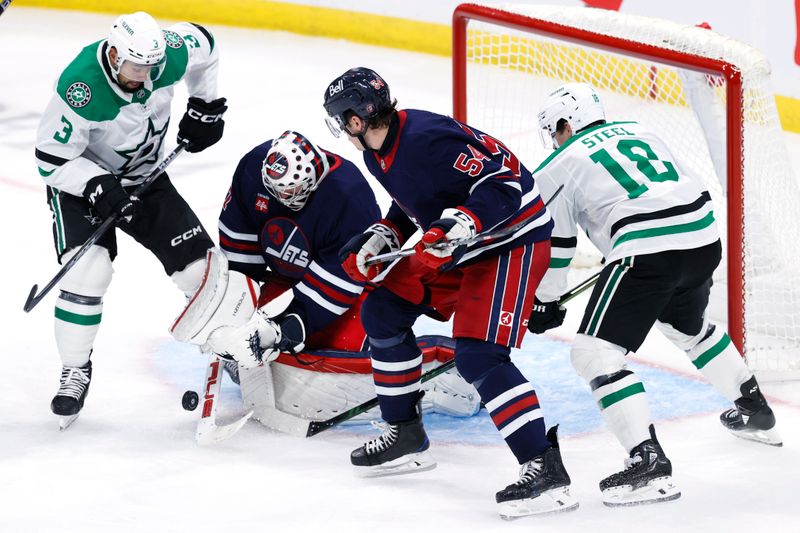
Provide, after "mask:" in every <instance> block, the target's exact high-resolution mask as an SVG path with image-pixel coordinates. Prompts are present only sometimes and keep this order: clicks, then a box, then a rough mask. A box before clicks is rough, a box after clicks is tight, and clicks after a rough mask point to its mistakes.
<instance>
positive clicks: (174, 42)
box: [164, 30, 183, 48]
mask: <svg viewBox="0 0 800 533" xmlns="http://www.w3.org/2000/svg"><path fill="white" fill-rule="evenodd" d="M164 39H165V40H166V41H167V46H169V47H170V48H180V47H181V46H183V37H181V36H180V35H178V34H177V33H175V32H174V31H171V30H164Z"/></svg>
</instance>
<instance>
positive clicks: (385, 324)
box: [361, 287, 419, 339]
mask: <svg viewBox="0 0 800 533" xmlns="http://www.w3.org/2000/svg"><path fill="white" fill-rule="evenodd" d="M411 305H412V304H410V303H409V302H407V301H406V300H403V299H402V298H400V297H399V296H397V295H396V294H394V293H393V292H391V291H390V290H388V289H386V288H384V287H379V288H378V289H376V290H374V291H372V292H371V293H369V295H368V296H367V298H366V299H365V300H364V303H363V304H362V306H361V323H362V324H363V326H364V331H366V332H367V335H368V336H369V337H370V339H388V338H391V337H396V336H398V335H401V336H402V335H403V334H405V332H406V331H410V330H411V326H412V325H413V324H414V321H415V320H416V318H417V316H418V315H419V314H418V313H416V314H414V315H413V316H412V315H411V314H410V313H409V312H408V310H407V308H408V307H409V306H411Z"/></svg>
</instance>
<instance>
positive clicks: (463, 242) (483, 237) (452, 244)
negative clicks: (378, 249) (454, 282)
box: [365, 185, 564, 266]
mask: <svg viewBox="0 0 800 533" xmlns="http://www.w3.org/2000/svg"><path fill="white" fill-rule="evenodd" d="M563 188H564V186H563V185H559V186H558V189H556V192H554V193H553V196H551V197H550V199H549V200H547V201H546V202H545V203H544V205H543V206H542V207H541V209H539V210H537V211H536V212H534V213H533V214H531V215H530V216H529V217H528V218H526V219H525V220H522V221H520V222H517V223H516V224H514V225H512V226H509V227H507V228H502V229H499V230H494V231H486V232H483V233H479V234H477V235H475V236H474V237H469V238H466V239H457V240H453V241H449V242H441V243H437V244H434V245H433V246H431V248H434V249H437V250H442V249H445V248H457V247H458V246H472V245H473V244H478V243H481V242H486V241H493V240H496V239H502V238H503V237H506V236H508V235H511V234H512V233H515V232H516V231H517V230H520V229H522V228H524V227H525V226H527V225H528V224H529V223H530V222H531V221H532V220H533V219H534V218H536V217H537V216H538V215H539V213H540V212H541V211H542V210H544V209H545V208H546V207H547V206H548V205H550V202H552V201H553V200H555V199H556V196H558V195H559V194H560V193H561V190H562V189H563ZM415 253H417V252H416V250H415V249H414V248H406V249H404V250H398V251H396V252H389V253H385V254H378V255H374V256H372V257H370V258H369V259H367V260H366V261H365V263H366V265H367V266H372V265H377V264H379V263H389V262H391V261H394V260H395V259H399V258H401V257H407V256H409V255H414V254H415Z"/></svg>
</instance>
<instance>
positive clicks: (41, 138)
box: [35, 12, 227, 429]
mask: <svg viewBox="0 0 800 533" xmlns="http://www.w3.org/2000/svg"><path fill="white" fill-rule="evenodd" d="M217 56H218V52H217V47H216V44H215V42H214V38H213V37H212V35H211V33H210V32H208V30H206V29H205V28H203V27H202V26H198V25H196V24H190V23H187V22H182V23H179V24H175V25H173V26H170V27H169V28H167V29H166V30H162V29H161V28H160V27H159V25H158V23H157V22H156V21H155V20H154V19H153V18H152V17H151V16H150V15H148V14H147V13H144V12H138V13H132V14H129V15H122V16H120V17H118V18H117V19H116V20H115V21H114V23H113V24H112V26H111V29H110V32H109V35H108V38H106V39H102V40H100V41H96V42H94V43H92V44H90V45H89V46H87V47H85V48H84V49H83V50H82V51H80V52H79V53H78V55H77V57H75V59H74V60H73V61H72V62H71V63H70V64H69V65H68V66H67V68H66V69H65V70H64V71H63V72H62V74H61V76H60V77H59V78H58V81H57V82H56V86H55V91H54V94H53V97H52V99H51V100H50V103H49V104H48V106H47V109H45V111H44V114H43V116H42V120H41V123H40V125H39V130H38V135H37V137H38V138H37V143H36V151H35V153H36V164H37V166H38V170H39V174H40V175H41V177H42V179H43V180H44V182H45V183H46V184H47V186H48V187H47V200H48V204H49V206H50V210H51V211H52V214H53V242H54V244H55V248H56V254H57V257H58V260H59V262H64V261H67V260H69V259H70V258H71V257H72V256H73V255H74V254H75V253H76V252H77V250H78V249H79V248H80V247H81V246H83V244H84V243H85V242H87V240H88V239H89V237H90V236H92V234H93V233H94V232H95V230H96V229H97V228H96V226H97V225H99V224H100V223H101V222H102V221H103V220H104V219H107V218H108V217H110V216H113V215H117V217H118V218H117V223H116V226H117V227H118V228H119V229H121V230H122V231H124V232H125V233H127V234H129V235H130V236H132V237H133V238H134V239H135V240H136V241H137V242H139V243H140V244H142V245H143V246H145V247H146V248H147V249H148V250H150V251H151V252H152V253H153V254H154V255H155V256H156V258H157V259H158V260H159V261H160V262H161V264H162V266H163V267H164V270H165V272H166V273H167V275H169V276H170V277H171V278H172V280H173V281H174V282H175V284H176V285H177V286H178V288H179V289H180V290H182V291H183V292H184V293H185V294H188V295H191V294H193V293H194V291H195V289H196V288H197V287H198V286H199V285H200V281H201V279H202V276H203V272H204V267H205V260H204V259H205V256H206V252H207V250H208V249H210V248H212V247H213V246H214V243H213V241H212V240H211V238H210V237H209V236H208V234H207V232H206V231H205V229H204V228H203V226H202V224H201V223H200V220H199V219H198V218H197V216H196V215H195V214H194V212H193V211H192V209H191V208H190V207H189V205H188V204H187V203H186V201H185V200H184V199H183V198H182V197H181V195H180V194H179V193H178V191H177V190H176V189H175V188H174V187H173V185H172V183H171V182H170V180H169V177H168V176H167V175H166V174H161V175H160V176H159V177H158V179H156V180H155V181H153V182H152V184H151V185H150V188H149V189H147V190H146V191H145V192H144V193H137V194H138V196H139V198H132V196H131V195H132V193H133V190H134V187H135V186H136V185H137V184H139V183H141V182H142V181H143V180H144V179H145V178H146V177H147V176H148V175H149V174H150V173H151V172H152V171H153V170H154V169H155V168H156V167H157V166H158V164H159V162H160V161H161V158H162V154H163V152H164V137H165V135H166V133H167V126H168V125H169V121H170V104H171V103H172V97H173V93H174V88H175V85H176V84H177V83H179V82H180V81H181V80H186V85H187V88H188V91H189V95H190V98H189V102H188V105H187V111H186V114H185V115H184V116H183V118H182V119H181V121H180V123H179V125H178V141H179V142H184V143H186V150H187V151H188V152H199V151H201V150H204V149H205V148H207V147H209V146H211V145H213V144H214V143H216V142H217V141H218V140H219V139H220V138H221V137H222V132H223V128H224V121H223V120H222V114H223V113H224V112H225V110H226V109H227V106H226V105H225V99H224V98H218V97H217ZM116 254H117V243H116V237H115V230H114V229H111V230H109V231H107V232H106V233H105V234H103V236H102V237H100V238H99V239H98V240H97V241H96V243H95V244H94V245H93V246H91V247H90V248H89V249H88V251H87V252H86V254H85V255H84V256H83V257H82V258H81V259H80V260H79V261H77V262H76V263H75V265H74V267H73V268H72V269H71V270H69V271H68V272H67V274H66V275H65V276H64V278H63V279H62V280H61V282H60V284H59V288H60V289H61V291H60V295H59V298H58V300H57V301H56V308H55V333H56V345H57V346H58V351H59V355H60V356H61V361H62V364H63V368H62V372H61V382H60V386H59V389H58V393H57V394H56V396H55V397H54V398H53V402H52V404H51V409H52V411H53V413H55V414H56V415H58V416H60V417H61V425H62V429H63V428H65V427H67V426H68V425H69V424H70V423H71V422H72V421H73V420H74V419H75V417H77V415H78V413H79V412H80V410H81V408H82V407H83V403H84V400H85V398H86V394H87V393H88V390H89V383H90V381H91V377H92V366H91V361H90V360H89V357H90V355H91V353H92V347H93V343H94V339H95V336H96V335H97V331H98V328H99V327H100V320H101V317H102V308H103V295H104V294H105V291H106V289H107V288H108V286H109V284H110V283H111V275H112V273H113V269H112V266H111V262H112V261H113V260H114V257H115V256H116Z"/></svg>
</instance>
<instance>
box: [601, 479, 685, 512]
mask: <svg viewBox="0 0 800 533" xmlns="http://www.w3.org/2000/svg"><path fill="white" fill-rule="evenodd" d="M680 497H681V491H680V489H679V488H678V487H676V486H675V483H674V482H673V481H672V477H671V476H664V477H659V478H655V479H653V480H651V481H650V482H649V483H648V484H647V485H645V486H644V487H640V488H638V489H636V490H633V487H631V485H622V486H619V487H612V488H610V489H606V490H604V491H603V505H605V506H606V507H630V506H633V505H648V504H651V503H659V502H668V501H672V500H677V499H678V498H680Z"/></svg>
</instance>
